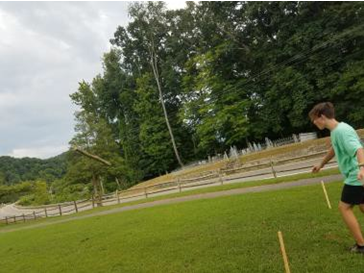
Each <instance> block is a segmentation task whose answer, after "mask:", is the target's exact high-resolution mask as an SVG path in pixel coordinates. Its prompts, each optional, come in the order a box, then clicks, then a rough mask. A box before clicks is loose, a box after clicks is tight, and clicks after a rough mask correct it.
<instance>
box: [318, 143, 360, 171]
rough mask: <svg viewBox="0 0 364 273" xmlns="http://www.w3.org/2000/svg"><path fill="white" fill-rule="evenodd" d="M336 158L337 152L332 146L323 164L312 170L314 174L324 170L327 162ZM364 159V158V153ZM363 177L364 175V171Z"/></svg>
mask: <svg viewBox="0 0 364 273" xmlns="http://www.w3.org/2000/svg"><path fill="white" fill-rule="evenodd" d="M334 156H335V151H334V148H332V146H331V147H330V149H329V151H328V152H327V154H326V155H325V157H324V158H323V159H322V161H321V163H320V164H319V165H316V166H314V167H313V168H312V172H313V173H317V172H319V171H320V169H322V168H323V167H324V166H325V165H326V163H327V162H329V161H330V160H331V159H333V158H334ZM363 157H364V153H363ZM363 163H364V158H363ZM363 175H364V171H363Z"/></svg>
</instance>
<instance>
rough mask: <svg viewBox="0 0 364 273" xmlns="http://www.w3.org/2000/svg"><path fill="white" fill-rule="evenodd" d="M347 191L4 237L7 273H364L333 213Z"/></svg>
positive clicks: (308, 190) (172, 209) (95, 220)
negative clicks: (285, 259)
mask: <svg viewBox="0 0 364 273" xmlns="http://www.w3.org/2000/svg"><path fill="white" fill-rule="evenodd" d="M341 186H342V185H341V183H330V184H327V185H326V187H327V191H328V194H329V196H330V199H331V201H332V204H333V208H334V209H332V210H329V209H328V208H327V206H326V202H325V199H324V196H323V192H322V189H321V186H320V185H319V184H318V185H315V186H305V187H298V188H294V189H290V190H281V191H274V192H264V193H252V194H244V195H237V196H230V197H223V198H216V199H210V200H197V201H190V202H186V203H180V204H174V205H163V206H158V207H153V208H148V209H140V210H134V211H127V212H122V213H117V214H111V215H105V216H102V217H101V216H96V217H91V218H88V219H83V220H76V221H72V222H68V223H61V224H55V225H51V226H47V227H41V228H35V229H29V230H22V231H15V232H10V233H3V234H1V233H0V246H1V247H0V257H1V270H0V271H1V272H7V273H10V272H29V273H32V272H35V273H42V272H45V273H53V272H62V273H63V272H85V273H86V272H87V273H89V272H100V273H101V272H102V273H104V272H113V273H114V272H123V273H125V272H130V273H137V272H143V273H144V272H145V273H147V272H156V273H159V272H163V273H164V272H166V273H168V272H170V273H178V272H206V273H207V272H208V273H210V272H229V273H235V272H239V273H240V272H249V273H250V272H269V273H274V272H284V267H283V262H282V257H281V254H280V249H279V243H278V237H277V231H278V230H281V231H282V232H283V236H284V240H285V245H286V250H287V253H288V258H289V261H290V266H291V271H292V273H294V272H312V273H317V272H320V273H325V272H327V273H343V272H353V273H355V272H362V268H363V267H364V258H363V257H362V256H360V255H356V254H351V253H348V252H347V251H346V250H345V248H346V247H348V246H350V245H351V244H352V243H353V240H352V239H351V237H350V235H349V233H348V231H347V229H346V227H345V226H344V224H343V222H342V220H341V218H340V215H339V213H338V211H337V209H335V208H336V205H335V204H337V202H338V198H339V196H340V190H341ZM356 213H358V216H360V222H361V224H363V223H364V221H363V216H362V214H359V212H358V211H356Z"/></svg>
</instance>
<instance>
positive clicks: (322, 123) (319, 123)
mask: <svg viewBox="0 0 364 273" xmlns="http://www.w3.org/2000/svg"><path fill="white" fill-rule="evenodd" d="M311 121H312V123H313V124H315V125H316V127H317V128H319V129H320V130H323V129H325V128H326V117H325V116H324V115H321V116H320V117H314V118H313V119H312V120H311Z"/></svg>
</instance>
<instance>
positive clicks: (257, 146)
mask: <svg viewBox="0 0 364 273" xmlns="http://www.w3.org/2000/svg"><path fill="white" fill-rule="evenodd" d="M316 138H317V134H316V133H300V134H298V135H296V134H293V135H292V136H290V137H285V138H280V139H277V140H273V141H272V140H270V139H269V138H268V137H266V138H265V141H264V142H248V143H247V148H245V149H241V150H239V149H237V148H236V147H235V146H232V147H230V149H229V150H228V151H225V152H224V153H222V154H216V155H214V156H208V158H207V159H206V160H199V161H196V162H193V163H190V164H187V165H185V166H184V167H183V168H184V169H186V168H192V167H195V166H200V165H205V164H208V163H212V162H219V161H222V160H227V159H234V158H238V157H239V156H242V155H246V154H251V153H255V152H259V151H263V150H266V149H270V148H274V147H280V146H283V145H288V144H293V143H298V142H304V141H307V140H311V139H316ZM179 170H181V169H180V168H179V169H176V170H175V171H173V172H177V171H179Z"/></svg>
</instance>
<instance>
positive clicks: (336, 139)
mask: <svg viewBox="0 0 364 273" xmlns="http://www.w3.org/2000/svg"><path fill="white" fill-rule="evenodd" d="M331 143H332V147H333V148H334V151H335V156H336V160H337V162H338V165H339V169H340V172H341V173H342V174H343V175H344V177H345V182H344V183H345V184H347V185H351V186H362V185H363V183H362V182H360V181H359V180H358V179H357V175H358V171H359V168H358V160H357V158H356V151H357V150H358V149H359V148H362V147H363V146H362V145H361V142H360V139H359V136H358V134H357V133H356V131H355V130H354V128H353V127H351V126H350V125H348V124H346V123H345V122H340V123H339V124H338V125H337V126H336V128H335V129H334V130H332V131H331Z"/></svg>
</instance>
